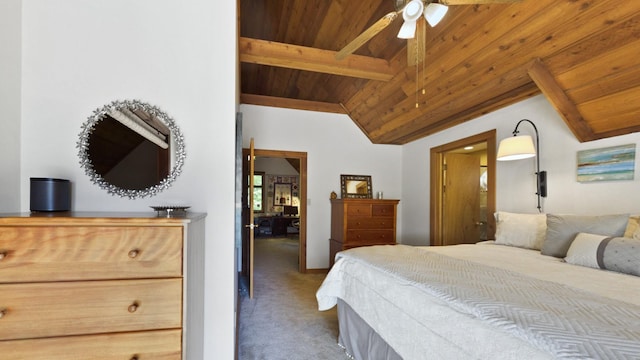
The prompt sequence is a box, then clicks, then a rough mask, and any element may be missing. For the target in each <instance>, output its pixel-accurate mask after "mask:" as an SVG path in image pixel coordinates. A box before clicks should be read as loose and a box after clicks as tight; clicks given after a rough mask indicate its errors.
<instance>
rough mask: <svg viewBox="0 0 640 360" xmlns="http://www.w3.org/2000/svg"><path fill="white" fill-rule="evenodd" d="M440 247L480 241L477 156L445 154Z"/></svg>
mask: <svg viewBox="0 0 640 360" xmlns="http://www.w3.org/2000/svg"><path fill="white" fill-rule="evenodd" d="M445 163H446V167H445V171H444V174H443V176H444V181H443V183H444V189H443V192H444V193H443V200H444V201H443V203H442V205H443V209H442V213H443V217H442V245H455V244H475V243H477V242H478V241H480V226H481V224H482V223H481V220H480V156H479V155H474V154H455V153H447V154H445Z"/></svg>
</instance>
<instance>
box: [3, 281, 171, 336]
mask: <svg viewBox="0 0 640 360" xmlns="http://www.w3.org/2000/svg"><path fill="white" fill-rule="evenodd" d="M0 310H1V311H2V312H1V314H2V317H0V339H2V340H11V339H27V338H41V337H49V336H62V335H79V334H96V333H106V332H124V331H137V330H151V329H170V328H180V327H181V326H182V279H179V278H178V279H145V280H120V281H77V282H60V283H27V284H4V285H0Z"/></svg>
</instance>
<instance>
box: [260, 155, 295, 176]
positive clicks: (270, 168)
mask: <svg viewBox="0 0 640 360" xmlns="http://www.w3.org/2000/svg"><path fill="white" fill-rule="evenodd" d="M254 167H255V168H254V171H262V172H264V173H266V174H267V175H292V176H295V175H300V174H299V173H298V172H297V171H296V169H294V167H293V166H291V164H289V162H288V161H287V160H286V159H283V158H272V157H256V159H255V163H254Z"/></svg>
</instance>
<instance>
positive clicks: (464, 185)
mask: <svg viewBox="0 0 640 360" xmlns="http://www.w3.org/2000/svg"><path fill="white" fill-rule="evenodd" d="M495 169H496V131H495V130H491V131H487V132H484V133H481V134H477V135H474V136H470V137H467V138H464V139H460V140H457V141H454V142H451V143H448V144H444V145H440V146H437V147H434V148H431V164H430V171H431V174H430V179H431V189H430V192H431V204H430V244H431V245H454V244H461V243H476V242H478V241H481V240H487V239H494V238H495V219H494V217H493V213H494V212H495V207H496V205H495V204H496V201H495V174H496V171H495Z"/></svg>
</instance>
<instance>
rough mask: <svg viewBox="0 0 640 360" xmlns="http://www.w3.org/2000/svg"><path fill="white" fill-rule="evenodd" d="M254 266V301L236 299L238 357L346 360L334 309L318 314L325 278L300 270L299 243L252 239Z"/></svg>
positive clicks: (243, 359) (243, 296)
mask: <svg viewBox="0 0 640 360" xmlns="http://www.w3.org/2000/svg"><path fill="white" fill-rule="evenodd" d="M254 264H255V271H254V274H255V275H254V276H255V283H254V297H253V299H250V298H249V296H248V294H247V292H246V291H241V295H240V297H241V299H240V324H239V327H240V328H239V338H238V346H239V349H238V351H239V359H240V360H253V359H263V360H281V359H282V360H291V359H305V360H307V359H317V360H323V359H327V360H342V359H348V357H347V356H346V355H345V354H344V352H343V350H342V349H341V348H340V347H339V346H338V344H337V338H338V320H337V316H336V310H335V308H334V309H332V310H330V311H323V312H320V311H318V304H317V302H316V298H315V293H316V290H317V289H318V287H319V286H320V284H321V283H322V280H323V279H324V277H325V275H324V274H301V273H299V272H298V241H297V239H291V238H267V239H265V238H256V240H255V261H254ZM245 290H246V289H245Z"/></svg>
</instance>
